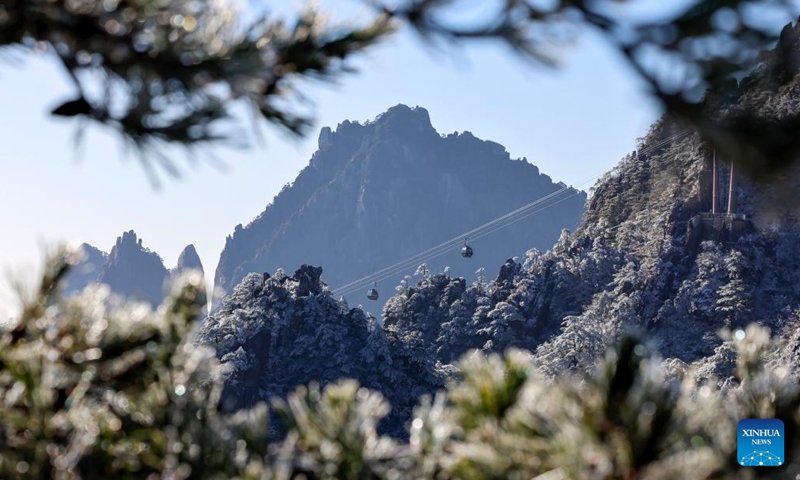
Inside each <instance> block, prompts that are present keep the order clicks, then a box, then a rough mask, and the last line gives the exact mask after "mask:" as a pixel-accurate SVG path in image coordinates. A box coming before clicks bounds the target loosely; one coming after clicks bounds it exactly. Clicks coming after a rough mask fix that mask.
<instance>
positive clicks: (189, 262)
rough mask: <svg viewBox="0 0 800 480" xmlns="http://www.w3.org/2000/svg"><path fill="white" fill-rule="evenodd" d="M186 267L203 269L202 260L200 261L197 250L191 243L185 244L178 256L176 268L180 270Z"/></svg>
mask: <svg viewBox="0 0 800 480" xmlns="http://www.w3.org/2000/svg"><path fill="white" fill-rule="evenodd" d="M187 269H195V270H200V271H201V272H202V271H203V262H201V261H200V255H198V254H197V250H196V249H195V248H194V245H192V244H189V245H187V246H186V248H184V249H183V251H182V252H181V254H180V256H179V257H178V267H177V270H178V271H182V270H187Z"/></svg>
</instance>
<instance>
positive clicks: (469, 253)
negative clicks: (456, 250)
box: [461, 245, 473, 258]
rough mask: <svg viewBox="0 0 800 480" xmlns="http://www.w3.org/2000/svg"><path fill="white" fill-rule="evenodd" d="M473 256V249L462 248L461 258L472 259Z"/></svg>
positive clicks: (465, 246)
mask: <svg viewBox="0 0 800 480" xmlns="http://www.w3.org/2000/svg"><path fill="white" fill-rule="evenodd" d="M472 254H473V251H472V247H470V246H469V245H464V246H463V247H461V256H462V257H464V258H471V257H472Z"/></svg>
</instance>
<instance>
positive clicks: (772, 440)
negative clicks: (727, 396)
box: [736, 418, 786, 467]
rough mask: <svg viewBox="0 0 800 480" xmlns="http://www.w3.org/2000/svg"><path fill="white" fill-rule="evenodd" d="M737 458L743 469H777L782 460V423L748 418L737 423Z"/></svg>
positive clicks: (773, 419)
mask: <svg viewBox="0 0 800 480" xmlns="http://www.w3.org/2000/svg"><path fill="white" fill-rule="evenodd" d="M737 430H738V431H739V438H738V442H737V444H736V445H737V456H738V458H739V465H742V466H745V467H778V466H780V465H783V462H784V461H785V460H786V459H785V458H783V450H784V449H783V421H781V420H778V419H775V418H770V419H759V418H748V419H745V420H740V421H739V426H738V427H737Z"/></svg>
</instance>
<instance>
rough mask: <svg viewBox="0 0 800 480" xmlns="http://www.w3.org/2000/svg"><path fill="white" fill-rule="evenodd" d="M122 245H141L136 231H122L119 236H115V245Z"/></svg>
mask: <svg viewBox="0 0 800 480" xmlns="http://www.w3.org/2000/svg"><path fill="white" fill-rule="evenodd" d="M122 245H137V246H139V247H141V246H142V239H141V238H138V237H137V236H136V232H134V231H133V230H128V231H127V232H124V233H123V234H122V236H121V237H117V246H122Z"/></svg>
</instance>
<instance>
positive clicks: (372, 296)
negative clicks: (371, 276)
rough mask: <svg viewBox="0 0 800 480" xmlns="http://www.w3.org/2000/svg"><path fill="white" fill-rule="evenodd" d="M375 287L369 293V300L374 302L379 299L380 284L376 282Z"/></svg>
mask: <svg viewBox="0 0 800 480" xmlns="http://www.w3.org/2000/svg"><path fill="white" fill-rule="evenodd" d="M373 285H374V286H373V287H372V288H370V289H369V291H368V292H367V298H368V299H370V300H373V301H374V300H377V299H378V284H377V282H376V283H374V284H373Z"/></svg>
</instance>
